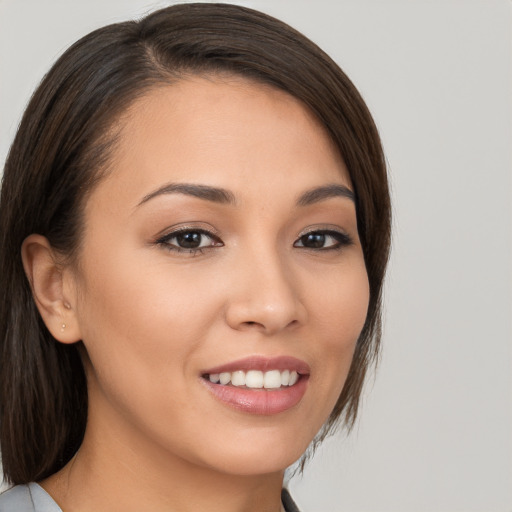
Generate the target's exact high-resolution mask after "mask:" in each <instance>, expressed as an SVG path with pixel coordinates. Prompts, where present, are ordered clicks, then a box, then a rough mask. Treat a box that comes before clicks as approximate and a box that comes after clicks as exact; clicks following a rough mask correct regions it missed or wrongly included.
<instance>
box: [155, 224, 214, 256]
mask: <svg viewBox="0 0 512 512" xmlns="http://www.w3.org/2000/svg"><path fill="white" fill-rule="evenodd" d="M157 243H158V244H160V245H162V246H164V247H166V248H167V249H169V250H171V251H176V252H180V251H186V252H189V253H193V252H201V251H202V250H203V249H209V248H212V247H219V246H222V245H223V243H222V241H221V240H220V239H219V238H218V237H217V236H215V235H214V234H212V233H209V232H208V231H205V230H202V229H183V230H181V231H175V232H173V233H169V234H167V235H165V236H163V237H162V238H160V239H159V240H157Z"/></svg>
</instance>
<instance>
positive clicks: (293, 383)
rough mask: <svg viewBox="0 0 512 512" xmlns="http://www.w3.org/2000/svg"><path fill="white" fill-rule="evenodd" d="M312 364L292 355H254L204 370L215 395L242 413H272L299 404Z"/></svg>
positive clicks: (205, 379)
mask: <svg viewBox="0 0 512 512" xmlns="http://www.w3.org/2000/svg"><path fill="white" fill-rule="evenodd" d="M309 373H310V367H309V365H308V364H307V363H305V362H304V361H301V360H300V359H296V358H294V357H289V356H281V357H275V358H266V357H261V356H251V357H248V358H245V359H240V360H238V361H232V362H230V363H227V364H224V365H221V366H216V367H213V368H209V369H207V370H205V371H203V372H201V376H202V379H201V380H202V382H203V383H204V385H205V386H206V387H207V388H208V390H209V391H210V392H211V393H212V394H213V395H214V397H215V398H217V399H218V400H220V401H221V402H223V403H224V404H226V405H228V406H229V407H232V408H235V409H237V410H239V411H242V412H247V413H252V414H260V415H272V414H279V413H281V412H284V411H286V410H288V409H291V408H292V407H294V406H295V405H297V404H298V403H299V402H300V400H301V399H302V397H303V396H304V394H305V392H306V389H307V383H308V379H309Z"/></svg>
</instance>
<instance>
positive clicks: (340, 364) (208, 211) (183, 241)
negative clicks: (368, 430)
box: [70, 78, 368, 474]
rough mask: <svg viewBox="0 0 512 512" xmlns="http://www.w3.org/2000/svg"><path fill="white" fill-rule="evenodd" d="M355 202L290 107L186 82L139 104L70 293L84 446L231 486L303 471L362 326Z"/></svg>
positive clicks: (237, 90) (284, 101) (250, 87)
mask: <svg viewBox="0 0 512 512" xmlns="http://www.w3.org/2000/svg"><path fill="white" fill-rule="evenodd" d="M350 190H351V182H350V180H349V177H348V173H347V170H346V168H345V165H344V163H343V161H342V160H341V158H340V157H339V155H338V153H337V152H336V150H335V149H334V147H333V145H332V144H331V143H330V141H329V139H328V137H327V135H326V133H325V132H324V130H323V129H322V128H321V126H320V125H319V123H318V122H317V121H316V120H315V119H314V118H313V116H312V115H311V114H310V113H309V112H308V111H307V110H306V109H305V108H304V107H303V106H302V105H301V103H299V102H298V101H297V100H296V99H294V98H292V97H291V96H289V95H287V94H285V93H283V92H281V91H278V90H275V89H272V88H270V87H266V86H262V85H257V84H254V83H252V82H248V81H246V80H243V79H238V78H225V79H222V80H221V79H219V78H209V79H205V78H191V79H187V80H184V81H181V82H179V83H177V84H175V85H172V86H162V87H160V88H158V89H155V90H153V91H151V92H150V93H148V94H147V95H146V96H145V97H143V98H142V99H139V100H138V101H137V102H136V103H135V105H134V106H133V107H132V108H131V109H130V111H129V112H128V114H127V116H126V118H125V119H124V121H123V128H122V131H121V135H120V139H119V144H118V146H117V147H116V149H115V151H114V155H113V163H112V169H111V172H110V174H108V176H107V177H106V178H104V179H103V180H102V181H101V182H100V183H99V184H98V185H97V187H96V188H95V189H94V191H93V192H92V194H91V196H90V198H89V199H88V202H87V204H86V207H85V231H84V235H83V236H84V238H83V244H82V250H81V254H80V256H79V265H78V266H77V270H76V271H74V273H73V274H72V280H71V283H72V288H70V289H71V290H72V292H71V294H72V297H73V309H74V311H75V313H76V321H77V323H78V328H79V332H80V336H81V338H82V339H83V343H84V345H85V347H86V350H87V353H88V355H89V358H90V363H87V377H88V384H89V395H90V397H89V399H90V403H89V407H90V413H89V423H88V429H89V430H91V431H93V430H94V431H96V432H103V434H105V435H106V436H107V437H108V433H109V432H110V434H113V433H115V436H117V438H118V439H120V446H124V445H126V446H132V447H133V446H134V445H135V446H137V449H138V450H139V451H140V452H141V453H150V452H151V453H153V454H157V456H158V457H167V458H171V459H172V458H174V459H176V460H178V459H179V460H180V461H181V462H183V463H186V464H194V465H200V466H202V467H207V468H213V469H216V470H219V471H222V472H228V473H238V474H259V473H269V472H274V471H279V470H282V469H283V468H284V467H286V466H287V465H289V464H291V463H292V462H293V461H294V460H296V459H297V458H298V457H299V456H300V455H301V454H302V452H303V451H304V450H305V449H306V447H307V445H308V444H309V443H310V441H311V440H312V438H313V437H314V435H315V434H316V433H317V431H318V430H319V429H320V427H321V426H322V424H323V423H324V422H325V420H326V419H327V417H328V416H329V414H330V412H331V410H332V409H333V407H334V405H335V403H336V400H337V398H338V396H339V394H340V392H341V389H342V387H343V384H344V382H345V379H346V376H347V372H348V369H349V366H350V362H351V359H352V355H353V351H354V348H355V344H356V340H357V338H358V335H359V333H360V331H361V329H362V326H363V323H364V321H365V318H366V311H367V305H368V282H367V274H366V270H365V265H364V260H363V254H362V250H361V245H360V241H359V238H358V233H357V224H356V212H355V205H354V201H353V198H352V197H351V194H350ZM288 371H290V372H291V373H292V374H293V372H297V374H298V375H297V382H295V383H293V381H294V380H295V377H292V381H291V383H290V381H289V380H288V379H287V372H288ZM241 372H244V374H247V375H245V376H246V378H247V380H245V381H244V380H243V377H244V375H243V374H242V373H241ZM228 378H230V379H232V382H229V383H228V384H225V382H226V379H228ZM219 380H220V381H219ZM211 381H213V382H211ZM244 382H245V383H246V384H245V385H244ZM290 384H292V385H290ZM261 385H263V386H264V387H260V386H261ZM251 386H256V387H251ZM265 386H268V387H265ZM134 443H136V444H134Z"/></svg>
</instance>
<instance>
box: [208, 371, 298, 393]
mask: <svg viewBox="0 0 512 512" xmlns="http://www.w3.org/2000/svg"><path fill="white" fill-rule="evenodd" d="M203 378H204V379H208V380H209V381H210V382H212V383H213V384H220V385H221V386H234V387H239V388H242V387H243V388H245V389H281V388H286V387H290V386H294V385H295V384H296V383H297V381H298V380H299V373H298V372H296V371H295V370H288V369H286V370H282V371H280V370H269V371H266V372H263V371H260V370H249V371H247V372H245V371H243V370H236V371H234V372H221V373H210V374H206V375H203Z"/></svg>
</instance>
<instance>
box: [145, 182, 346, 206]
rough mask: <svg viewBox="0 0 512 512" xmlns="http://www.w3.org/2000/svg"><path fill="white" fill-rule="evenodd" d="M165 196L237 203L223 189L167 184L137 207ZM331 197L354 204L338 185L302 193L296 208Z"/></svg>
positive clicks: (189, 184) (232, 196) (231, 194)
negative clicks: (181, 195) (178, 195)
mask: <svg viewBox="0 0 512 512" xmlns="http://www.w3.org/2000/svg"><path fill="white" fill-rule="evenodd" d="M165 194H184V195H188V196H192V197H197V198H199V199H204V200H206V201H212V202H214V203H219V204H228V205H236V203H237V202H236V198H235V195H234V194H233V193H232V192H230V191H229V190H226V189H224V188H218V187H212V186H209V185H197V184H194V183H168V184H167V185H164V186H163V187H160V188H158V189H157V190H154V191H153V192H150V193H149V194H147V195H146V196H144V197H143V198H142V200H141V201H140V202H139V204H138V205H137V206H141V205H142V204H144V203H147V202H148V201H150V200H151V199H153V198H154V197H157V196H160V195H165ZM333 197H345V198H347V199H350V200H351V201H353V202H355V194H354V192H352V190H350V189H349V188H348V187H346V186H344V185H339V184H329V185H323V186H321V187H315V188H312V189H311V190H307V191H306V192H304V193H303V194H302V195H301V196H300V197H299V199H298V200H297V206H302V207H304V206H309V205H312V204H315V203H319V202H320V201H324V200H325V199H330V198H333Z"/></svg>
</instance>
